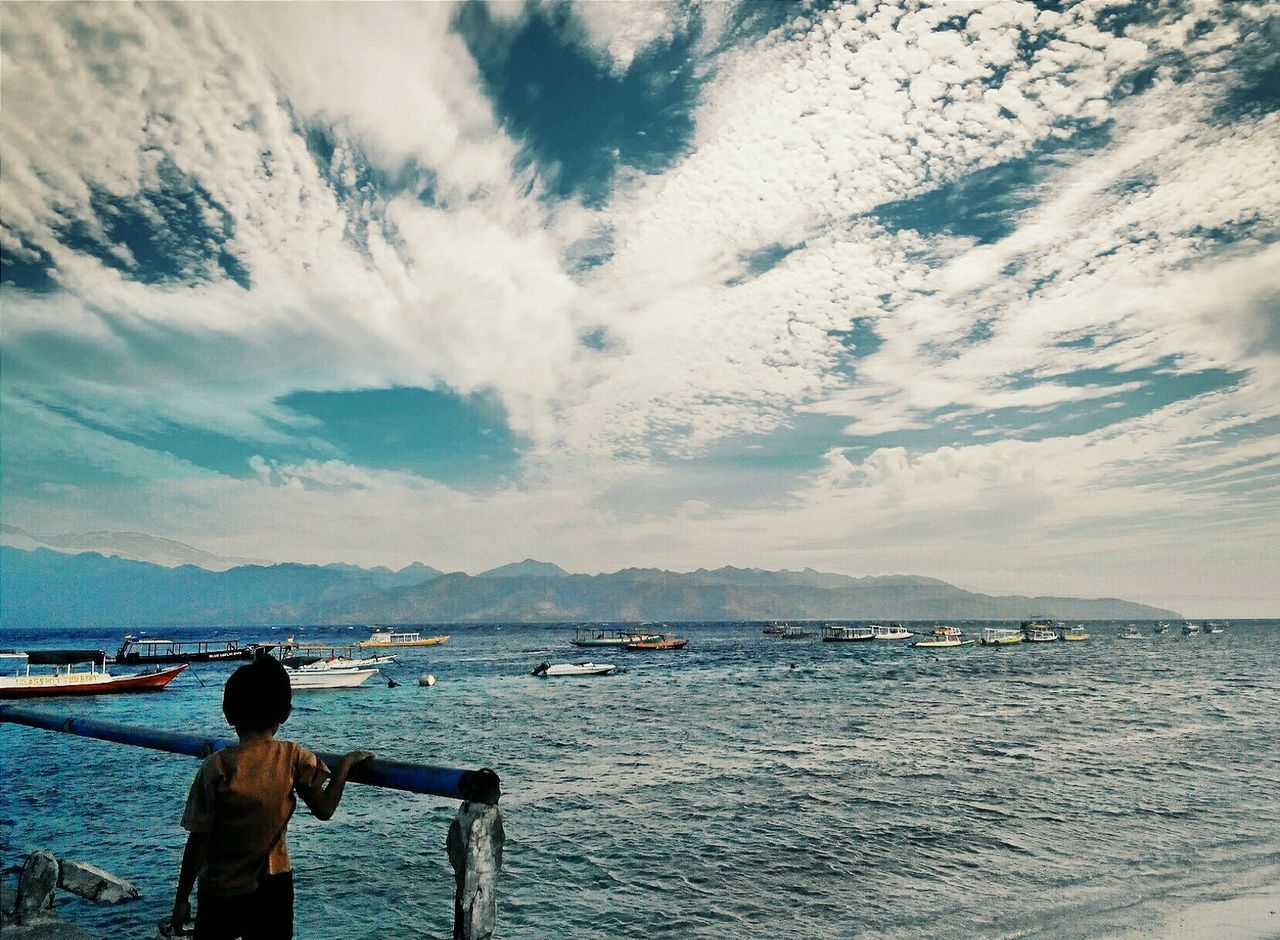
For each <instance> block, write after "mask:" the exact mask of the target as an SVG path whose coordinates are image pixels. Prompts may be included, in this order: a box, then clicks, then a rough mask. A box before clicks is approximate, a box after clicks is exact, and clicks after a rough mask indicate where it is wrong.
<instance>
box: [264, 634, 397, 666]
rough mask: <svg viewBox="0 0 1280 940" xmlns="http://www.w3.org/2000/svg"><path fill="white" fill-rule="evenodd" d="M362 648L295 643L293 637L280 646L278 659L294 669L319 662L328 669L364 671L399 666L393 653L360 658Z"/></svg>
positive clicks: (357, 646) (358, 646) (357, 645)
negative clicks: (356, 667) (361, 668)
mask: <svg viewBox="0 0 1280 940" xmlns="http://www.w3.org/2000/svg"><path fill="white" fill-rule="evenodd" d="M363 648H364V647H362V646H360V645H359V644H355V645H351V646H328V645H326V644H323V643H295V642H294V641H293V637H289V638H288V639H287V640H285V641H284V642H283V643H281V644H280V653H279V659H280V662H281V663H283V664H284V665H285V666H292V667H293V668H295V669H296V668H299V667H301V666H311V665H313V664H315V663H318V662H321V661H323V662H325V663H327V664H328V665H329V666H330V667H335V666H363V667H365V668H366V669H378V668H380V667H382V666H392V665H399V664H400V661H399V660H398V659H396V657H395V654H393V653H383V654H374V655H373V656H361V655H360V651H361V650H362V649H363Z"/></svg>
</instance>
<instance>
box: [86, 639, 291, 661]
mask: <svg viewBox="0 0 1280 940" xmlns="http://www.w3.org/2000/svg"><path fill="white" fill-rule="evenodd" d="M274 648H275V644H272V643H263V644H260V645H255V646H246V647H244V648H242V649H234V650H217V651H214V652H206V653H163V654H160V655H152V656H143V655H141V654H138V653H125V654H124V655H121V654H119V653H117V654H116V655H115V658H114V659H112V660H111V662H112V663H114V664H115V665H117V666H163V665H166V664H170V663H221V662H238V661H240V660H246V659H253V658H254V657H255V656H257V655H258V654H259V652H261V653H262V654H263V655H266V654H267V653H269V652H270V651H271V650H272V649H274Z"/></svg>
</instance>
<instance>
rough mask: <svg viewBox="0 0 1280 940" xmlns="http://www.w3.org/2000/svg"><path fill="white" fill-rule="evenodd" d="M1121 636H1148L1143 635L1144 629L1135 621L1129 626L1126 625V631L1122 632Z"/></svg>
mask: <svg viewBox="0 0 1280 940" xmlns="http://www.w3.org/2000/svg"><path fill="white" fill-rule="evenodd" d="M1119 638H1120V639H1122V640H1145V639H1146V637H1145V636H1143V635H1142V631H1141V630H1139V629H1138V625H1137V624H1134V623H1131V624H1129V625H1128V626H1127V627H1125V629H1124V633H1121V634H1120V637H1119Z"/></svg>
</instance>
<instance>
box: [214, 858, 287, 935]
mask: <svg viewBox="0 0 1280 940" xmlns="http://www.w3.org/2000/svg"><path fill="white" fill-rule="evenodd" d="M238 937H239V938H243V940H292V937H293V872H291V871H286V872H281V873H280V874H278V875H268V876H267V877H265V878H263V879H262V882H261V883H260V884H259V885H258V890H257V891H254V892H253V893H252V894H237V895H233V896H231V897H224V896H222V895H217V894H197V895H196V932H195V940H236V938H238Z"/></svg>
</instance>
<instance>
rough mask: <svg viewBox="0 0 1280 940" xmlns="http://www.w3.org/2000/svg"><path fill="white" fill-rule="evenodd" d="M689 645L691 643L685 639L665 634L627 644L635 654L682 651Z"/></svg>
mask: <svg viewBox="0 0 1280 940" xmlns="http://www.w3.org/2000/svg"><path fill="white" fill-rule="evenodd" d="M688 645H689V641H688V640H687V639H685V638H683V637H676V636H672V635H671V634H669V633H664V634H662V635H660V636H649V637H645V638H643V639H639V640H634V641H633V642H631V643H628V644H627V649H629V650H632V651H633V652H646V651H651V650H681V649H684V648H685V647H686V646H688Z"/></svg>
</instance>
